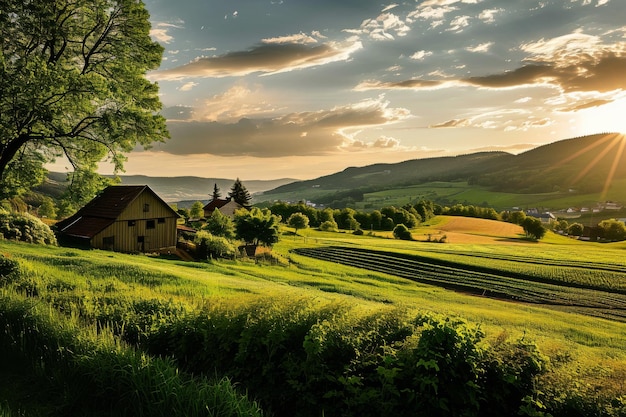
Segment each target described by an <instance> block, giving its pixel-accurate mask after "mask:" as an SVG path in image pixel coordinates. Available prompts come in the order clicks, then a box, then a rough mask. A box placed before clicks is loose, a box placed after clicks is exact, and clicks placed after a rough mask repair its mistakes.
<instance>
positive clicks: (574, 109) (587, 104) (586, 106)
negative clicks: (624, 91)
mask: <svg viewBox="0 0 626 417" xmlns="http://www.w3.org/2000/svg"><path fill="white" fill-rule="evenodd" d="M612 102H613V100H592V101H587V102H583V103H580V104H576V105H573V106H570V107H565V108H562V109H559V111H561V112H577V111H579V110H584V109H589V108H592V107H600V106H604V105H605V104H609V103H612Z"/></svg>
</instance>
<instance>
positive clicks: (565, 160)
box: [544, 133, 619, 179]
mask: <svg viewBox="0 0 626 417" xmlns="http://www.w3.org/2000/svg"><path fill="white" fill-rule="evenodd" d="M616 136H619V134H618V133H615V134H610V135H606V136H605V137H604V138H602V139H600V140H598V141H597V142H594V143H590V144H589V145H588V146H585V147H584V148H583V149H580V150H579V151H578V152H575V153H573V154H572V155H570V156H568V157H567V158H564V159H562V160H561V161H559V162H558V163H557V164H555V165H553V166H551V167H550V168H548V169H546V170H545V171H544V173H545V174H547V173H549V172H550V171H552V170H554V169H556V168H559V167H560V166H562V165H565V164H566V163H568V162H569V161H571V160H572V159H576V158H578V157H579V156H580V155H582V154H584V153H586V152H589V151H590V150H592V149H593V148H596V147H598V146H600V145H602V144H603V143H604V142H607V141H609V140H612V139H615V137H616ZM611 147H612V146H611ZM579 179H580V178H579Z"/></svg>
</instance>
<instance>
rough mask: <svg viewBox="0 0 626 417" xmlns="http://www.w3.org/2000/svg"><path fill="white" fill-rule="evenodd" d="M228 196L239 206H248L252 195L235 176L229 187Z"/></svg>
mask: <svg viewBox="0 0 626 417" xmlns="http://www.w3.org/2000/svg"><path fill="white" fill-rule="evenodd" d="M228 196H229V197H230V198H232V199H233V200H234V201H235V202H236V203H238V204H240V205H241V206H243V207H246V208H247V207H250V201H251V200H252V196H251V195H250V192H249V191H248V189H247V188H246V186H245V185H243V183H242V182H241V180H240V179H239V178H237V179H236V180H235V182H234V183H233V185H232V187H231V188H230V192H229V193H228Z"/></svg>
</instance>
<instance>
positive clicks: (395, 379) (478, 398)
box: [0, 222, 626, 416]
mask: <svg viewBox="0 0 626 417" xmlns="http://www.w3.org/2000/svg"><path fill="white" fill-rule="evenodd" d="M433 224H436V222H434V223H433ZM625 248H626V247H625V246H623V244H611V245H600V244H592V243H580V242H572V241H570V240H567V239H565V238H561V237H558V236H553V235H551V236H550V237H549V238H547V239H546V240H545V241H544V242H539V243H531V242H528V243H517V244H515V245H506V244H493V245H488V244H480V245H479V244H457V245H453V244H436V243H425V242H406V241H398V240H393V239H387V238H382V237H370V236H355V235H352V234H348V233H324V232H319V231H316V230H311V229H309V230H305V231H300V235H299V236H294V235H293V234H285V235H283V237H282V239H281V241H280V242H279V243H278V244H277V245H276V246H275V248H274V250H273V257H272V258H271V259H264V260H234V261H213V262H209V263H206V262H205V263H192V262H183V261H179V260H173V259H166V258H159V257H150V256H145V255H125V254H118V253H111V252H105V251H99V250H94V251H81V250H76V249H68V248H58V247H45V246H35V245H27V244H19V243H13V242H8V241H0V253H1V254H2V255H3V257H2V259H5V260H9V261H6V262H5V264H6V265H8V266H11V265H14V264H17V265H19V270H16V271H13V270H11V271H9V270H8V269H6V268H8V266H7V267H6V268H5V269H3V270H2V273H0V284H1V285H0V307H1V308H0V327H1V328H2V329H4V333H3V338H2V345H1V346H0V356H1V357H2V358H3V359H2V361H3V363H0V369H4V371H3V372H0V374H1V375H0V378H1V379H0V381H2V383H1V384H0V385H1V386H2V387H3V388H1V389H0V415H2V416H22V415H24V416H48V415H50V416H51V415H86V414H92V415H233V416H235V415H262V414H266V415H276V416H282V415H302V416H319V415H322V414H323V415H326V416H331V415H342V416H343V415H381V414H380V413H387V415H391V414H394V413H395V415H397V413H398V412H407V411H408V410H411V409H413V408H411V407H417V409H419V410H432V413H431V414H433V415H452V414H437V413H438V412H441V410H444V409H446V408H447V409H448V410H454V409H455V408H454V407H469V408H467V410H468V411H467V413H466V415H492V414H489V413H488V412H487V411H485V410H487V409H488V408H489V407H486V403H485V402H486V401H487V402H488V403H489V404H492V403H493V402H494V401H496V400H495V397H493V396H491V397H490V395H502V396H504V397H506V398H507V399H508V400H502V399H501V400H500V402H502V403H503V404H506V406H510V407H513V408H512V409H513V410H515V412H518V411H519V412H522V411H521V410H525V411H523V413H526V414H523V415H533V414H532V413H539V412H543V411H550V412H552V413H553V415H575V414H574V412H578V411H580V410H583V409H587V410H591V409H592V408H593V409H594V410H595V411H594V412H596V411H597V413H596V414H595V415H607V416H617V415H624V414H622V413H624V412H626V402H625V401H624V400H623V398H624V396H625V395H626V386H625V385H624V382H623V381H624V380H625V377H626V350H625V349H624V340H626V324H625V323H624V320H623V319H624V317H625V315H624V309H625V308H626V306H625V304H626V302H625V301H624V298H625V293H626V284H625V283H624V282H625V279H624V278H625V276H626V261H625V260H624V257H623V254H624V250H626V249H625ZM312 256H315V257H312ZM9 272H10V273H9ZM446 288H450V289H452V290H450V289H446ZM429 332H434V333H432V334H431V333H429ZM438 332H440V333H438ZM444 334H446V335H447V336H445V338H444V339H443V340H450V343H451V345H450V347H448V348H446V352H447V354H448V356H445V357H447V358H448V359H446V361H447V362H445V363H444V362H437V360H440V359H437V360H435V359H434V358H443V357H440V356H439V355H440V354H439V353H436V352H437V349H439V348H440V347H433V346H435V345H423V343H426V341H428V340H430V342H429V343H435V342H434V341H437V342H436V343H440V342H441V339H440V337H443V336H442V335H444ZM426 335H431V336H432V339H429V338H428V337H426ZM429 337H430V336H429ZM447 338H451V339H447ZM420 340H421V341H422V342H420ZM446 343H447V342H446ZM425 346H426V347H425ZM436 346H439V345H436ZM450 349H452V350H453V351H455V352H456V349H458V355H459V356H454V358H457V359H454V360H452V359H450V356H449V354H450V352H449V350H450ZM407 355H408V356H407ZM420 355H426V356H420ZM428 355H431V356H428ZM432 355H435V356H432ZM411 358H412V359H411ZM515 358H517V359H515ZM523 358H526V359H527V360H526V359H524V360H525V362H523V363H522V362H520V361H522V359H523ZM412 360H415V361H417V363H420V364H421V365H415V366H414V367H408V365H407V364H408V363H410V362H411V361H412ZM419 361H422V362H419ZM512 361H513V362H512ZM514 361H518V362H515V363H514ZM494 364H500V365H498V366H500V367H498V368H494V366H496V365H494ZM533 364H534V365H533ZM468 366H469V368H468ZM470 369H472V371H471V372H470V374H467V372H469V370H470ZM496 369H497V372H496ZM446 370H447V371H446ZM410 372H417V373H416V374H413V373H410ZM446 372H448V373H447V374H446ZM63 375H69V377H63ZM463 375H464V376H463ZM468 375H469V376H468ZM497 375H501V376H497ZM68 378H69V379H68ZM433 378H435V379H433ZM437 378H440V379H437ZM457 378H461V379H462V380H463V381H466V382H465V383H463V384H467V383H469V382H468V381H471V384H470V385H463V384H462V385H459V386H458V387H456V388H454V389H453V388H451V387H450V386H448V385H441V384H444V382H443V381H444V380H446V381H448V380H454V381H457ZM463 378H470V379H469V380H466V379H463ZM498 378H504V379H502V380H501V379H498ZM505 380H506V381H509V382H504V381H505ZM7 381H11V384H8V385H7ZM114 381H115V382H114ZM409 381H421V382H419V383H418V382H414V383H409ZM437 381H439V382H437ZM510 381H517V382H516V383H512V382H510ZM521 381H524V382H523V383H522V382H521ZM509 383H510V384H512V385H507V384H509ZM405 384H408V385H405ZM416 384H417V385H416ZM424 384H426V385H424ZM438 384H440V385H438ZM29 387H35V388H36V389H37V394H36V395H35V394H29V393H28V389H29ZM43 387H45V388H43ZM420 387H421V388H420ZM496 387H498V388H496ZM502 387H506V390H504V388H502ZM537 387H539V388H537ZM498 389H503V391H498ZM394 390H399V391H398V393H399V392H404V393H405V394H402V395H400V394H397V395H399V396H396V394H394ZM431 390H434V391H431ZM280 392H283V393H284V394H283V395H284V396H283V397H281V396H280V394H279V393H280ZM246 393H247V394H246ZM409 393H412V394H410V395H409ZM419 393H421V395H420V394H419ZM425 393H431V394H430V395H427V396H424V395H423V394H425ZM563 393H567V394H563ZM516 395H518V396H516ZM112 398H114V400H113V399H112ZM426 398H436V399H437V401H436V402H434V403H433V402H428V403H424V402H423V401H426ZM400 399H402V401H405V400H406V402H401V401H400ZM496 402H497V401H496ZM93 404H96V405H97V406H98V409H97V412H96V411H94V410H93V409H90V407H93ZM462 404H473V405H471V406H467V405H462ZM124 407H126V408H124ZM289 407H292V408H293V407H296V408H297V409H298V410H300V411H298V413H295V414H294V413H291V414H290V409H289ZM585 407H587V408H585ZM594 407H595V408H594ZM113 409H115V410H116V411H115V412H112V411H111V410H113ZM122 409H127V411H125V412H122V411H120V410H122ZM460 409H464V408H460ZM107 410H108V411H107ZM216 410H219V412H217V411H216ZM464 410H465V409H464ZM598 410H601V412H600V411H598ZM291 411H293V410H291ZM510 411H511V409H507V410H504V409H498V408H497V407H495V406H494V408H493V411H492V412H493V413H497V412H500V415H504V414H502V413H505V414H506V413H507V412H510ZM559 412H560V413H561V414H559ZM376 413H378V414H376ZM389 413H391V414H389ZM568 413H569V414H568ZM457 415H460V414H457ZM493 415H498V414H493ZM535 415H540V414H535Z"/></svg>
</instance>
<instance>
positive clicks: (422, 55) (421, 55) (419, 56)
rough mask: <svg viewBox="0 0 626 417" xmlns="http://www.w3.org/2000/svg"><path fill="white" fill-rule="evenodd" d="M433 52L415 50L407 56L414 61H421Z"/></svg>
mask: <svg viewBox="0 0 626 417" xmlns="http://www.w3.org/2000/svg"><path fill="white" fill-rule="evenodd" d="M432 54H433V53H432V52H431V51H423V50H422V51H417V52H415V53H414V54H413V55H411V56H410V57H409V58H411V59H414V60H416V61H421V60H422V59H424V58H426V57H428V56H431V55H432Z"/></svg>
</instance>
